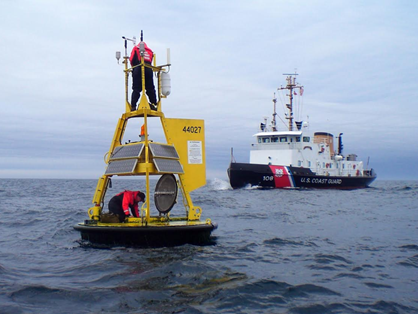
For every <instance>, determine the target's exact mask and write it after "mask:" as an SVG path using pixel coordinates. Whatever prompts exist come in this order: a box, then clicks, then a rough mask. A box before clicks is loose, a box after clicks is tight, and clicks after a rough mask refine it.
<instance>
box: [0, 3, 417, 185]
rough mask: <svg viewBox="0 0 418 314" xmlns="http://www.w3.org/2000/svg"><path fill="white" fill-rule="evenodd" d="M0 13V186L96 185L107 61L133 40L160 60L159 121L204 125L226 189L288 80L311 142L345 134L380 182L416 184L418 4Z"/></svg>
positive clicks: (114, 79) (62, 8)
mask: <svg viewBox="0 0 418 314" xmlns="http://www.w3.org/2000/svg"><path fill="white" fill-rule="evenodd" d="M0 2H1V7H2V10H1V12H0V38H1V50H0V71H1V76H0V112H1V114H0V134H1V140H0V143H1V145H0V161H1V163H0V178H65V179H96V178H99V177H100V176H101V175H103V173H104V171H105V163H104V155H105V154H106V153H107V151H108V149H109V146H110V142H111V140H112V137H113V133H114V131H115V127H116V123H117V121H118V119H119V118H120V116H121V114H122V113H123V111H124V109H125V107H124V106H125V105H124V97H125V96H124V76H123V67H122V65H121V64H120V63H119V64H118V62H117V60H116V58H115V52H116V51H121V52H122V54H124V47H123V44H124V43H123V40H122V36H126V37H130V38H132V37H133V36H136V38H137V39H139V37H140V32H141V30H143V31H144V40H145V41H146V42H147V44H148V46H150V47H151V48H152V49H153V51H154V52H155V54H156V58H157V64H165V63H166V62H167V60H166V50H167V48H170V52H171V57H170V61H171V64H172V66H171V67H170V76H171V86H172V87H171V94H170V96H169V97H168V98H167V99H165V100H163V104H162V106H163V107H162V108H163V112H164V114H165V116H166V117H168V118H190V119H204V120H205V127H206V161H207V176H208V178H219V179H225V180H226V179H227V173H226V170H227V168H228V165H229V162H230V159H231V148H232V147H233V151H234V158H235V160H236V161H238V162H248V161H249V150H250V147H251V143H253V142H254V137H253V134H255V133H257V132H258V126H259V124H260V122H263V120H264V117H269V119H270V117H271V114H272V110H273V103H272V99H273V97H274V95H275V93H276V95H278V91H277V88H278V87H280V86H281V85H285V76H284V75H283V74H284V73H293V72H297V73H298V77H297V81H298V82H299V83H300V84H301V85H303V86H304V94H303V100H300V101H301V102H302V103H303V112H302V114H301V119H303V120H309V128H310V129H311V130H313V131H321V132H329V133H332V134H334V135H335V136H336V135H338V134H339V133H343V134H344V135H343V141H344V153H345V154H349V153H355V154H357V155H358V159H361V160H363V161H364V162H365V163H367V162H368V164H369V166H370V167H372V168H373V169H374V170H375V171H376V172H377V175H378V180H379V179H381V180H385V179H388V180H392V179H393V180H416V179H418V167H417V166H416V156H418V144H417V136H418V121H417V118H418V106H417V102H418V92H417V90H418V89H417V85H418V74H417V73H418V71H417V70H418V57H417V56H418V19H417V18H416V13H417V12H418V2H417V1H409V0H369V1H362V0H350V1H348V0H346V1H343V0H337V1H329V0H327V1H323V0H299V1H291V0H258V1H249V0H230V1H224V0H211V1H201V0H180V1H173V0H165V1H158V0H156V1H133V0H132V1H130V0H125V1H122V2H121V1H109V0H91V1H85V0H71V1H63V0H56V1H47V0H33V1H31V0H26V1H25V0H0ZM131 48H132V45H130V46H129V47H128V53H130V50H131ZM279 105H280V109H278V113H279V114H280V115H281V114H282V113H283V110H282V107H281V106H282V104H281V103H279ZM156 120H158V119H156ZM158 121H159V120H158ZM158 121H157V124H158V125H155V126H152V129H150V133H151V131H152V130H154V131H155V136H156V138H158V130H159V129H160V128H159V122H158ZM281 126H282V124H281V125H280V127H281ZM283 127H284V126H283ZM134 128H135V126H134ZM136 130H137V129H135V131H134V133H135V132H136ZM134 133H132V134H131V133H129V132H128V131H127V137H131V139H132V140H137V137H136V138H135V136H137V133H135V134H134ZM150 136H151V137H152V136H153V134H150Z"/></svg>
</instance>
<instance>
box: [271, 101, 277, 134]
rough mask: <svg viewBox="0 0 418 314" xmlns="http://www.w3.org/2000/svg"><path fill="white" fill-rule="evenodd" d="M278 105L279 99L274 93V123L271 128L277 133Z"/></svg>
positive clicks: (272, 122)
mask: <svg viewBox="0 0 418 314" xmlns="http://www.w3.org/2000/svg"><path fill="white" fill-rule="evenodd" d="M276 103H277V98H276V93H274V98H273V107H274V109H273V121H271V127H272V131H273V132H275V131H277V127H276V116H277V113H276Z"/></svg>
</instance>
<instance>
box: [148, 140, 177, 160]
mask: <svg viewBox="0 0 418 314" xmlns="http://www.w3.org/2000/svg"><path fill="white" fill-rule="evenodd" d="M149 148H150V149H151V153H152V155H153V156H154V157H163V158H174V159H179V158H180V157H179V155H178V154H177V151H176V148H175V147H174V146H171V145H163V144H156V143H150V144H149Z"/></svg>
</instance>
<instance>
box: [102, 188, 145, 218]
mask: <svg viewBox="0 0 418 314" xmlns="http://www.w3.org/2000/svg"><path fill="white" fill-rule="evenodd" d="M139 202H145V194H144V193H142V192H141V191H124V192H121V193H119V194H116V195H115V196H113V197H112V198H111V199H110V201H109V212H111V213H114V214H116V215H118V216H119V221H120V222H123V221H124V220H125V218H126V217H129V216H131V215H132V216H134V217H139V209H138V203H139Z"/></svg>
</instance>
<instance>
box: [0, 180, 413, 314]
mask: <svg viewBox="0 0 418 314" xmlns="http://www.w3.org/2000/svg"><path fill="white" fill-rule="evenodd" d="M113 181H114V182H113V187H112V189H111V190H109V192H108V195H109V197H110V196H111V195H113V194H116V193H118V192H120V191H121V190H123V189H125V188H126V189H143V188H144V186H143V181H134V180H116V179H115V180H113ZM95 187H96V180H18V179H14V180H12V179H10V180H9V179H1V180H0V209H1V210H0V213H1V219H0V234H1V236H0V313H13V314H16V313H44V314H45V313H301V314H302V313H303V314H305V313H418V202H417V197H418V181H408V182H404V181H379V180H377V181H375V183H373V185H372V187H371V188H368V189H363V190H355V191H331V190H327V191H322V190H257V189H243V190H232V189H230V188H229V184H228V183H227V182H226V181H223V180H212V181H209V182H208V184H207V185H206V186H205V187H203V188H201V189H199V190H197V191H194V192H193V193H192V199H193V202H194V204H195V205H198V206H201V207H202V209H203V215H202V216H203V218H204V219H206V218H211V219H212V220H213V221H215V222H217V223H218V229H217V230H215V231H214V232H213V235H212V239H213V241H212V243H211V244H210V245H206V246H194V245H183V246H178V247H170V248H135V247H121V246H119V247H106V246H95V245H91V244H89V243H86V242H83V241H81V240H80V234H79V233H78V232H77V231H75V230H74V229H73V225H75V224H76V223H78V222H81V221H83V220H84V219H86V218H87V209H88V208H89V207H90V205H91V199H92V196H93V193H94V190H95ZM175 210H176V207H175V208H174V209H173V211H175Z"/></svg>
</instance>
